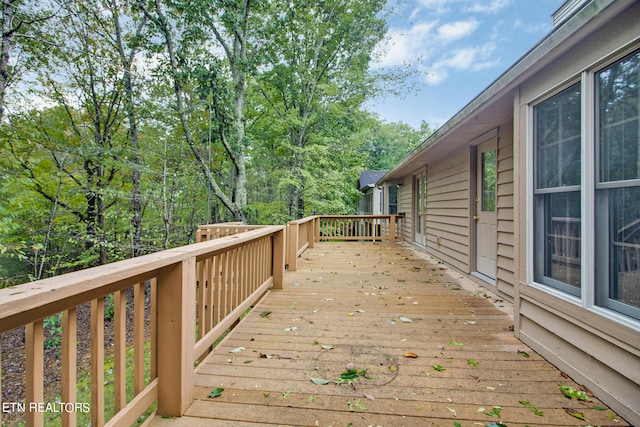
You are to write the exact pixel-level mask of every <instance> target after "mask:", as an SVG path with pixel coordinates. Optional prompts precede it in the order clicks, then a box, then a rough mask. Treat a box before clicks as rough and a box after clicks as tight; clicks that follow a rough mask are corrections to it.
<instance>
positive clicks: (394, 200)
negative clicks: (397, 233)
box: [389, 185, 398, 215]
mask: <svg viewBox="0 0 640 427" xmlns="http://www.w3.org/2000/svg"><path fill="white" fill-rule="evenodd" d="M397 213H398V186H397V185H390V186H389V215H395V214H397Z"/></svg>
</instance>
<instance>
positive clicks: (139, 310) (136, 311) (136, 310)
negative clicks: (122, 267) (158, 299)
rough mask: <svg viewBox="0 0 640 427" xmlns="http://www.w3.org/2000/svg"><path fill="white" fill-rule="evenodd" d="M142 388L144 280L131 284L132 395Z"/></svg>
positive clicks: (135, 394)
mask: <svg viewBox="0 0 640 427" xmlns="http://www.w3.org/2000/svg"><path fill="white" fill-rule="evenodd" d="M143 388H144V282H142V283H136V284H135V285H134V286H133V395H134V396H137V395H138V393H140V392H141V391H142V389H143Z"/></svg>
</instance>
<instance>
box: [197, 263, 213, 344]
mask: <svg viewBox="0 0 640 427" xmlns="http://www.w3.org/2000/svg"><path fill="white" fill-rule="evenodd" d="M214 259H215V257H210V258H207V259H206V261H205V262H206V268H205V274H204V276H205V280H206V283H207V288H206V293H205V314H204V331H202V332H201V333H200V335H201V336H204V335H205V334H206V333H207V332H209V331H210V330H211V328H213V325H214V319H213V303H214V302H213V301H214V297H213V295H214V279H213V262H214Z"/></svg>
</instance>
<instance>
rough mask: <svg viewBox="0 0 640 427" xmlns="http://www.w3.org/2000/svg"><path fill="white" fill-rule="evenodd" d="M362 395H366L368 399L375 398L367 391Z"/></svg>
mask: <svg viewBox="0 0 640 427" xmlns="http://www.w3.org/2000/svg"><path fill="white" fill-rule="evenodd" d="M364 397H366V398H367V399H369V400H376V398H375V397H374V396H373V395H371V394H369V393H365V394H364Z"/></svg>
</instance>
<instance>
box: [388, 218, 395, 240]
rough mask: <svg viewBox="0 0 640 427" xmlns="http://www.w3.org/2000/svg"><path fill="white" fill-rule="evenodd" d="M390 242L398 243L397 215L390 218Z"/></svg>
mask: <svg viewBox="0 0 640 427" xmlns="http://www.w3.org/2000/svg"><path fill="white" fill-rule="evenodd" d="M389 240H390V241H391V243H395V241H396V215H391V216H390V218H389Z"/></svg>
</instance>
